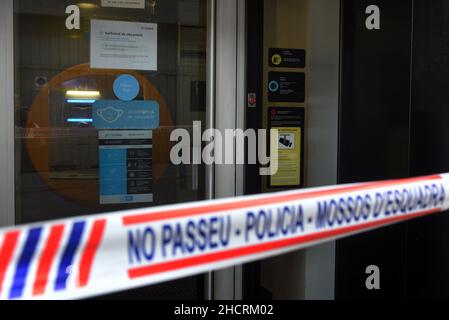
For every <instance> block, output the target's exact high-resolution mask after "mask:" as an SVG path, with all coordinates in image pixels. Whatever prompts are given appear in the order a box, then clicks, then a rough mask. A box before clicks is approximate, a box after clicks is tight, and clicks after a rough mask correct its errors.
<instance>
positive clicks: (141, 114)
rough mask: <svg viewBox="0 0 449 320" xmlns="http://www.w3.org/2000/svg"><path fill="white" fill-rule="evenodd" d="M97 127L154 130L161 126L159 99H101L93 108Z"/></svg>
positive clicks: (94, 121)
mask: <svg viewBox="0 0 449 320" xmlns="http://www.w3.org/2000/svg"><path fill="white" fill-rule="evenodd" d="M92 118H93V126H94V127H95V128H97V129H126V130H132V129H137V130H152V129H156V128H157V127H159V103H157V101H136V100H135V101H120V100H99V101H96V102H95V103H94V105H93V109H92Z"/></svg>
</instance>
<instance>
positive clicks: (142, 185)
mask: <svg viewBox="0 0 449 320" xmlns="http://www.w3.org/2000/svg"><path fill="white" fill-rule="evenodd" d="M99 157H100V159H99V160H100V161H99V164H100V204H117V203H145V202H153V183H152V180H153V178H152V177H153V169H152V162H153V133H152V131H151V130H132V131H128V130H114V131H100V132H99Z"/></svg>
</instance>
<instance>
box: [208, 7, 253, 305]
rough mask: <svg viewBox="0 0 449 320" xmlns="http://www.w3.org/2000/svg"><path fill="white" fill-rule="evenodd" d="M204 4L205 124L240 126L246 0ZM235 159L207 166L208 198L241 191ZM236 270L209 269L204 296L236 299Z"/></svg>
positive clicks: (239, 285) (238, 269) (238, 272)
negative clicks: (206, 26)
mask: <svg viewBox="0 0 449 320" xmlns="http://www.w3.org/2000/svg"><path fill="white" fill-rule="evenodd" d="M209 5H210V6H209V10H210V12H209V15H210V16H215V19H211V20H210V22H209V35H210V38H209V39H210V40H209V45H208V48H209V49H210V50H211V52H210V53H209V54H210V56H209V62H210V64H209V79H208V80H209V81H208V83H209V92H208V100H207V101H208V103H209V106H208V110H209V112H210V114H208V117H207V119H208V123H207V127H208V128H211V127H214V128H215V129H217V130H219V131H220V132H224V130H225V129H237V128H239V129H245V95H246V21H245V19H246V0H209ZM211 79H212V81H211ZM234 156H235V152H234ZM234 160H235V159H234ZM235 163H236V162H235V161H234V164H233V165H215V166H214V167H213V168H208V170H207V171H208V172H209V173H208V174H207V175H206V176H207V181H206V190H208V196H209V197H210V198H225V197H235V196H238V195H243V193H244V174H245V173H244V166H241V165H240V166H237V165H235ZM242 275H243V270H242V267H241V266H236V267H233V268H228V269H225V270H220V271H216V272H213V273H210V274H209V275H208V276H207V279H206V287H207V288H206V293H207V295H206V297H207V298H208V299H220V300H222V299H226V300H231V299H233V300H240V299H242V297H243V278H242V277H243V276H242Z"/></svg>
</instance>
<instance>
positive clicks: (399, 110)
mask: <svg viewBox="0 0 449 320" xmlns="http://www.w3.org/2000/svg"><path fill="white" fill-rule="evenodd" d="M373 4H374V5H377V6H379V7H380V9H381V30H367V29H366V27H365V20H366V18H367V15H366V14H365V10H366V8H367V7H368V6H369V5H373ZM411 15H412V1H411V0H395V1H391V0H376V1H366V0H342V55H341V56H342V65H341V70H342V71H341V72H342V78H341V102H340V141H339V167H338V168H339V173H338V181H339V183H350V182H361V181H370V180H382V179H389V178H399V177H407V176H408V175H409V160H408V159H409V124H410V116H409V115H410V63H411V32H412V17H411ZM406 228H407V225H406V224H400V225H396V226H392V227H388V228H384V229H381V230H380V231H374V232H370V233H366V234H363V235H361V236H356V237H351V238H348V239H344V240H340V241H338V242H337V253H336V298H337V299H376V298H382V299H385V298H401V297H404V295H405V273H404V268H405V266H406V261H407V259H406V247H407V243H406ZM373 264H374V265H377V266H379V267H380V270H381V278H380V279H381V290H379V291H369V290H367V289H366V287H365V280H366V277H367V276H366V274H365V270H366V267H367V266H369V265H373Z"/></svg>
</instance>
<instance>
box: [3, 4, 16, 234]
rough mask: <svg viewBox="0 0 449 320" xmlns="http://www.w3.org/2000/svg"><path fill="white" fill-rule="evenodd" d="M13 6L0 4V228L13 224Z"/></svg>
mask: <svg viewBox="0 0 449 320" xmlns="http://www.w3.org/2000/svg"><path fill="white" fill-rule="evenodd" d="M13 19H14V6H13V0H1V1H0V70H1V73H0V114H1V116H0V150H1V152H0V163H1V166H0V226H9V225H13V224H14V221H15V219H14V217H15V206H14V196H15V194H14V192H15V188H14V49H13V47H14V41H13V38H14V21H13Z"/></svg>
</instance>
